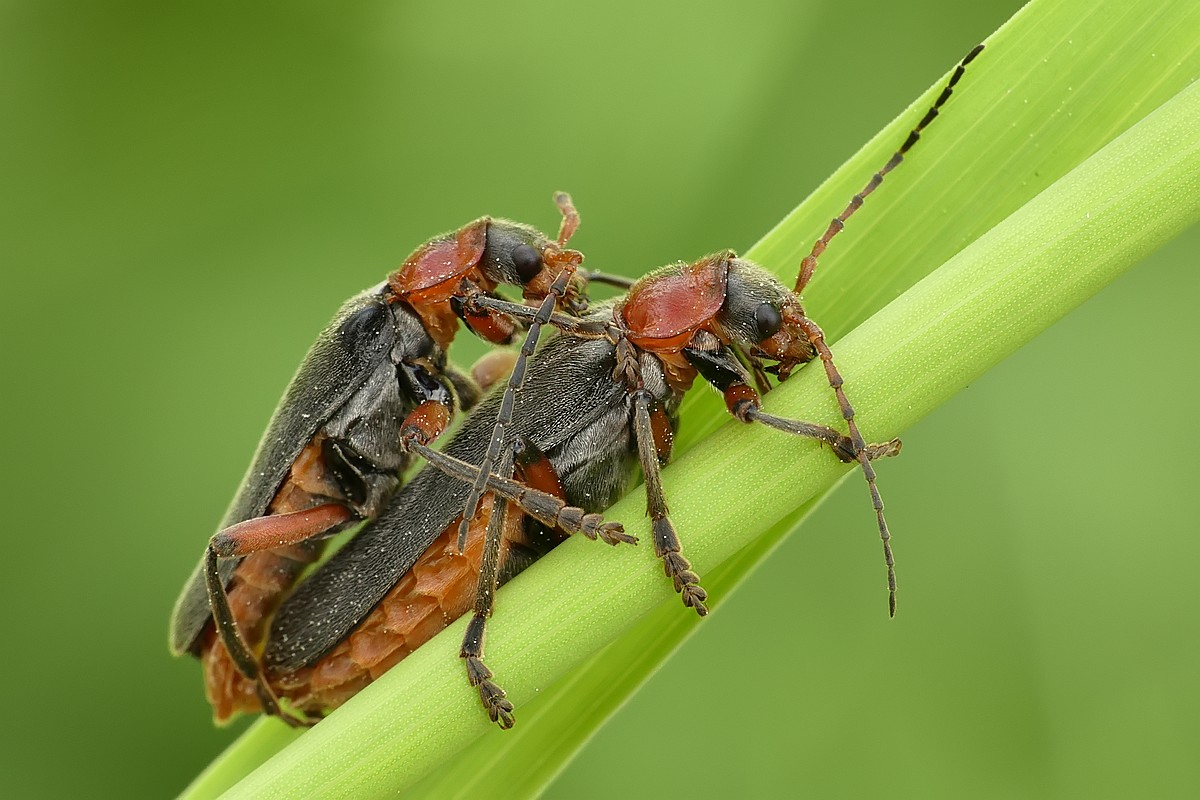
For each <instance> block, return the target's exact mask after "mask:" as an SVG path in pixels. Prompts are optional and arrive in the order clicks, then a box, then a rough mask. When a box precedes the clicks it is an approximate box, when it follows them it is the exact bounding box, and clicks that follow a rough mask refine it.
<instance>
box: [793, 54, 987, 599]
mask: <svg viewBox="0 0 1200 800" xmlns="http://www.w3.org/2000/svg"><path fill="white" fill-rule="evenodd" d="M977 52H978V49H976V50H972V51H971V53H972V55H970V56H968V58H967V60H970V59H971V58H973V57H974V53H977ZM964 63H965V61H964ZM959 69H960V70H961V66H960V68H959ZM951 85H953V84H951ZM948 94H949V87H947V90H946V91H945V92H943V96H946V95H948ZM935 110H936V106H935ZM800 327H801V329H802V330H803V331H804V335H805V336H807V337H808V341H809V342H810V343H812V346H813V348H814V349H815V350H816V351H817V356H819V357H820V359H821V363H822V364H823V365H824V366H825V375H826V377H827V378H828V379H829V385H830V386H831V387H832V388H833V392H834V394H835V395H836V396H837V401H838V407H839V408H841V410H842V418H843V419H845V420H846V427H847V428H848V429H849V430H850V444H851V450H850V453H851V454H852V455H853V456H854V460H855V461H857V462H858V463H859V466H861V467H862V471H863V477H865V478H866V479H867V486H868V488H869V489H870V491H871V505H872V506H874V507H875V519H876V521H877V522H878V524H879V538H880V540H882V541H883V560H884V562H885V563H886V564H887V582H888V615H889V616H893V617H894V616H896V560H895V559H894V558H893V557H892V534H891V532H890V531H889V530H888V524H887V519H886V518H885V517H884V516H883V497H882V496H881V495H880V494H879V487H878V486H876V485H875V468H874V467H872V466H871V458H872V457H873V455H872V450H871V449H870V448H878V447H885V448H886V447H888V446H889V445H890V446H891V447H892V449H891V450H890V451H888V452H884V453H883V455H895V454H896V453H898V452H900V440H899V439H893V440H892V441H891V442H889V443H888V444H887V445H867V444H866V443H865V442H863V437H862V434H861V433H859V430H858V423H857V422H855V421H854V407H853V406H851V405H850V401H849V400H848V399H847V398H846V393H845V392H844V391H843V390H842V384H843V383H844V381H843V380H842V375H841V373H840V372H838V368H837V367H836V366H835V365H834V363H833V353H831V352H830V350H829V345H827V344H826V343H825V333H824V331H822V330H821V328H820V326H819V325H817V323H815V322H813V321H812V320H811V319H809V318H808V317H802V318H801V319H800ZM876 457H877V456H876Z"/></svg>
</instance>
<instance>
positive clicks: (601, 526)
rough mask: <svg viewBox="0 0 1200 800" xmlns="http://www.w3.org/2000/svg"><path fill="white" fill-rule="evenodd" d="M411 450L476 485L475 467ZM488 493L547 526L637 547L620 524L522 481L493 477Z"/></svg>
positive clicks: (419, 446)
mask: <svg viewBox="0 0 1200 800" xmlns="http://www.w3.org/2000/svg"><path fill="white" fill-rule="evenodd" d="M410 449H411V450H412V451H413V452H414V453H416V454H417V455H419V456H421V458H424V459H425V460H426V461H428V462H429V463H430V464H431V465H432V466H434V467H437V468H438V469H440V470H441V471H442V472H444V473H446V474H447V475H449V476H450V477H452V478H456V479H458V480H460V481H463V482H464V483H470V484H474V483H476V481H477V480H478V479H479V476H480V474H481V470H480V469H479V467H477V466H475V465H474V464H468V463H467V462H465V461H462V460H460V459H457V458H454V457H453V456H448V455H446V454H445V453H443V452H441V451H440V450H434V449H433V448H430V447H427V446H425V445H423V444H418V443H414V444H412V445H410ZM482 482H483V483H484V485H485V486H486V487H487V491H490V492H494V493H495V494H497V495H498V496H500V497H503V498H504V499H505V500H508V501H509V502H511V503H513V504H515V505H517V506H519V507H520V509H521V511H523V512H524V513H526V514H528V515H529V516H531V517H533V518H534V519H536V520H537V521H538V522H541V523H542V524H543V525H547V526H549V527H551V528H556V529H558V530H560V531H562V532H563V533H567V534H582V535H584V536H586V537H587V538H589V539H599V540H600V541H602V542H604V543H605V544H611V545H617V544H637V537H636V536H631V535H630V534H628V533H625V527H624V526H623V525H621V523H619V522H609V521H606V520H605V519H604V516H603V515H602V514H595V513H589V512H587V511H584V510H583V509H582V508H578V507H577V506H569V505H567V504H566V503H565V502H563V501H562V500H561V499H559V498H557V497H555V496H554V495H552V494H550V493H549V492H543V491H540V490H538V489H531V488H529V487H528V486H526V485H525V484H523V483H521V482H520V481H515V480H513V479H511V478H502V477H500V476H498V475H496V474H494V473H493V474H490V475H488V476H486V478H484V479H483V481H482Z"/></svg>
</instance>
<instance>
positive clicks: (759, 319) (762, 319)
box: [754, 303, 783, 342]
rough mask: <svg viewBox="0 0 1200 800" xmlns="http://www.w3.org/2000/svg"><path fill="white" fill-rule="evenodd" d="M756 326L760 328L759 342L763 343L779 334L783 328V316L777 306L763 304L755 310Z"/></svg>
mask: <svg viewBox="0 0 1200 800" xmlns="http://www.w3.org/2000/svg"><path fill="white" fill-rule="evenodd" d="M754 325H755V326H756V327H757V328H758V340H759V341H760V342H761V341H763V340H764V339H769V338H771V337H772V336H774V335H775V334H776V333H778V332H779V329H780V327H782V326H783V315H782V314H780V313H779V309H777V308H776V307H775V306H773V305H771V304H770V303H763V304H762V305H760V306H759V307H758V308H756V309H754Z"/></svg>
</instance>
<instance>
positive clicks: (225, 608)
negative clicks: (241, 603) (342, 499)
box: [204, 503, 354, 727]
mask: <svg viewBox="0 0 1200 800" xmlns="http://www.w3.org/2000/svg"><path fill="white" fill-rule="evenodd" d="M353 516H354V515H353V514H352V513H351V512H350V510H349V509H348V508H346V507H345V506H343V505H340V504H337V503H326V504H324V505H320V506H317V507H315V508H311V509H307V510H304V511H295V512H291V513H288V514H272V515H269V516H265V517H256V518H254V519H250V520H246V521H244V522H239V523H237V524H236V525H231V526H230V527H228V528H225V529H224V530H221V531H218V532H217V533H216V534H215V535H214V536H213V537H212V539H211V540H210V541H209V544H208V547H207V548H206V549H205V555H204V579H205V584H206V588H207V590H208V601H209V606H210V608H211V609H212V616H213V622H214V624H215V626H216V630H217V635H218V637H219V638H220V641H221V644H222V645H224V648H225V650H226V651H227V652H228V654H229V658H230V660H231V661H232V662H233V665H234V666H235V667H236V668H237V671H238V672H239V673H241V674H242V675H243V676H244V677H245V678H246V679H247V680H250V681H252V682H253V683H254V684H255V687H256V690H257V694H258V698H259V702H260V703H261V705H262V707H263V712H264V713H266V714H269V715H272V716H278V717H279V718H280V719H282V720H283V721H285V722H286V723H287V724H289V725H292V726H293V727H309V726H312V725H315V724H316V723H317V722H318V721H319V718H314V717H311V716H309V715H307V714H304V713H300V712H295V711H292V710H290V709H287V708H285V707H284V706H283V705H282V704H281V703H280V700H279V697H278V695H277V694H276V693H275V691H274V690H273V689H272V688H271V686H270V683H269V682H268V681H267V679H266V677H265V676H264V675H263V671H262V665H261V664H260V663H259V660H258V657H257V656H256V655H255V653H254V651H253V649H252V647H251V646H250V643H249V642H248V641H247V640H246V637H245V636H244V634H243V633H242V630H241V629H240V628H239V626H238V619H237V616H236V615H235V613H234V611H233V608H232V607H231V605H230V602H229V593H228V590H227V588H226V586H225V580H224V578H222V576H221V572H220V570H219V568H218V559H219V558H222V557H223V558H235V557H239V556H248V555H251V554H254V553H259V552H261V551H264V550H271V549H275V548H279V547H284V546H287V545H294V544H299V543H301V542H304V541H307V540H310V539H313V538H315V537H318V536H321V535H324V534H326V533H328V532H330V531H333V530H336V529H338V528H339V527H341V526H342V525H343V524H344V523H346V522H349V521H350V520H352V519H353Z"/></svg>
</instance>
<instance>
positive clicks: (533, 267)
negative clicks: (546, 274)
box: [512, 244, 542, 283]
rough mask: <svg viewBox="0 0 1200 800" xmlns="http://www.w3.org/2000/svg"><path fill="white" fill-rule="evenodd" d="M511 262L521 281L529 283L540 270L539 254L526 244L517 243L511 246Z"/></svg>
mask: <svg viewBox="0 0 1200 800" xmlns="http://www.w3.org/2000/svg"><path fill="white" fill-rule="evenodd" d="M512 262H513V266H514V267H516V268H517V275H519V276H520V277H521V282H522V283H529V282H530V281H531V280H533V279H534V278H536V277H537V276H538V273H539V272H541V271H542V257H541V255H540V254H539V253H538V251H537V250H534V249H533V248H532V247H530V246H529V245H527V244H519V245H517V246H516V247H514V248H513V251H512Z"/></svg>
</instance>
